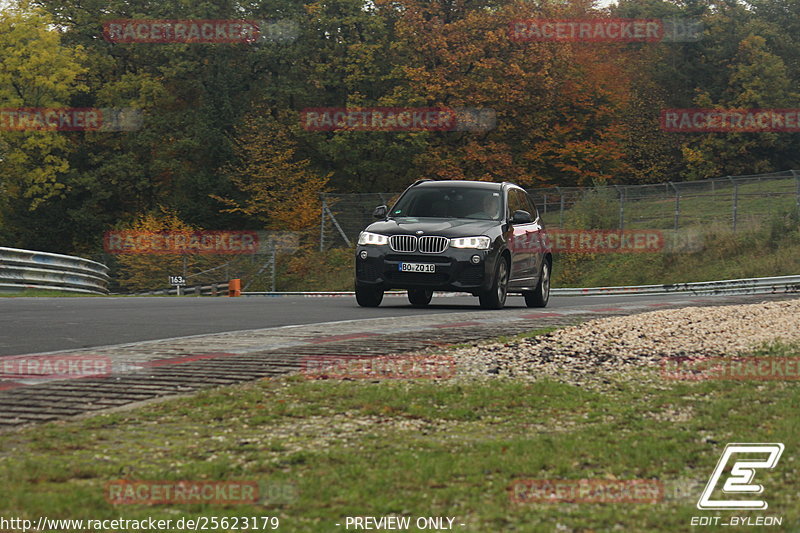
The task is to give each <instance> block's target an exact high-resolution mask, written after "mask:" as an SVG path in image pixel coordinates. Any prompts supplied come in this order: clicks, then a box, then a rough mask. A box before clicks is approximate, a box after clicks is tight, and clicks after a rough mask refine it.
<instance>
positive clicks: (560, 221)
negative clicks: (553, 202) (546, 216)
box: [556, 187, 564, 228]
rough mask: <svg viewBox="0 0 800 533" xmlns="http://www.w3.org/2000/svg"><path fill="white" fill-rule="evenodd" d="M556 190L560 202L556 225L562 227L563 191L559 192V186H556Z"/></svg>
mask: <svg viewBox="0 0 800 533" xmlns="http://www.w3.org/2000/svg"><path fill="white" fill-rule="evenodd" d="M556 190H557V191H558V197H559V199H560V204H561V207H560V209H559V212H558V227H559V228H563V227H564V193H563V192H561V187H556Z"/></svg>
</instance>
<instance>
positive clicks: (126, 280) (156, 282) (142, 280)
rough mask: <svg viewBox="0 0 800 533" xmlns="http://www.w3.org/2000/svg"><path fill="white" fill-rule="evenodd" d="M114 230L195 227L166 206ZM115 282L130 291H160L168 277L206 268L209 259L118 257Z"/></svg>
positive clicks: (151, 231) (149, 231) (148, 231)
mask: <svg viewBox="0 0 800 533" xmlns="http://www.w3.org/2000/svg"><path fill="white" fill-rule="evenodd" d="M116 230H126V231H131V232H133V233H135V234H147V235H150V234H156V233H166V232H169V233H189V232H193V231H198V230H199V228H197V227H195V226H192V225H190V224H187V223H186V222H184V221H183V220H181V218H180V217H179V216H178V214H177V213H176V212H175V211H174V210H172V209H170V208H167V207H163V206H159V208H158V210H156V211H154V212H150V213H144V214H142V215H139V216H138V217H137V218H136V219H135V220H134V221H133V223H131V224H126V225H121V226H120V227H117V228H116ZM117 261H118V262H119V265H120V268H119V275H118V281H119V284H120V286H121V287H123V288H125V289H127V290H130V291H141V290H153V289H161V288H164V287H165V286H167V281H168V277H169V276H177V275H182V274H183V273H184V268H185V270H186V272H195V271H197V270H201V269H204V268H207V267H208V266H209V265H210V264H211V263H212V259H210V258H209V257H208V256H202V255H199V254H189V253H187V254H142V253H134V254H120V255H119V256H118V257H117Z"/></svg>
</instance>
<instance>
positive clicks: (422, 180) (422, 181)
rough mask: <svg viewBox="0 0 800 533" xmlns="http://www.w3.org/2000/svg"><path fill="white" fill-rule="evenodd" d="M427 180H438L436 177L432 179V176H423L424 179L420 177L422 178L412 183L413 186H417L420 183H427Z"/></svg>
mask: <svg viewBox="0 0 800 533" xmlns="http://www.w3.org/2000/svg"><path fill="white" fill-rule="evenodd" d="M426 181H437V180H435V179H432V178H422V179H420V180H417V181H415V182H414V183H412V184H411V187H416V186H417V185H419V184H420V183H425V182H426Z"/></svg>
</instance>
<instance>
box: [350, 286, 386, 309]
mask: <svg viewBox="0 0 800 533" xmlns="http://www.w3.org/2000/svg"><path fill="white" fill-rule="evenodd" d="M356 301H357V302H358V305H360V306H361V307H378V306H379V305H381V302H382V301H383V289H381V288H380V287H370V286H368V285H356Z"/></svg>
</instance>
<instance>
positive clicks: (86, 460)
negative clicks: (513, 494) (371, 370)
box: [0, 345, 800, 532]
mask: <svg viewBox="0 0 800 533" xmlns="http://www.w3.org/2000/svg"><path fill="white" fill-rule="evenodd" d="M798 353H800V345H772V346H765V347H763V348H761V349H759V350H758V353H757V354H756V355H757V356H759V357H772V356H785V355H790V354H793V355H798ZM610 376H611V375H610ZM641 378H642V379H640V380H633V381H632V380H630V379H619V380H615V379H614V378H613V377H610V379H609V381H608V383H607V384H606V385H605V386H604V387H603V388H602V389H597V390H594V389H593V390H588V389H585V388H582V387H576V386H573V385H567V384H564V383H560V382H555V381H536V382H523V381H514V380H511V379H494V380H490V381H482V380H468V381H452V380H448V381H440V382H432V381H428V380H418V381H399V380H387V381H369V382H368V381H337V380H320V381H310V380H305V379H303V378H300V377H288V378H282V379H274V380H265V381H260V382H257V383H251V384H247V385H243V386H236V387H226V388H219V389H215V390H210V391H206V392H203V393H201V394H198V395H196V396H193V397H190V398H183V399H177V400H171V401H167V402H163V403H157V404H150V405H148V406H145V407H142V408H139V409H136V410H133V411H126V412H118V413H114V414H105V415H99V416H94V417H91V418H86V419H83V420H78V421H70V422H60V423H51V424H48V425H45V426H38V427H35V428H31V429H26V430H22V431H19V432H14V433H6V434H2V435H0V476H2V479H3V480H4V483H3V484H2V486H1V487H0V516H19V517H26V518H35V517H37V516H39V515H46V516H49V517H64V518H67V517H68V518H82V517H83V518H115V517H119V516H122V517H124V518H128V519H132V518H143V517H146V516H153V517H158V518H173V519H174V518H178V517H180V516H187V517H189V516H196V515H206V516H251V515H257V516H262V515H271V516H279V517H280V519H281V528H280V530H281V531H335V530H339V529H343V528H336V527H335V526H334V525H333V524H334V523H336V522H341V521H342V520H343V519H344V517H345V516H348V515H360V516H364V515H370V516H383V515H404V516H451V517H453V516H454V517H456V519H457V520H456V523H464V524H466V526H465V527H457V530H460V531H480V532H483V531H554V530H557V529H558V528H559V527H560V528H561V529H563V530H565V531H612V530H624V531H665V532H667V531H669V532H672V531H687V530H689V529H690V528H689V526H688V524H689V520H690V517H691V516H693V515H698V514H704V515H709V516H713V515H721V516H731V515H733V514H736V515H747V514H749V513H744V512H737V513H725V512H699V511H698V510H697V509H696V508H695V503H696V500H697V498H698V497H699V491H700V490H701V489H702V486H703V485H704V484H705V482H706V481H707V479H708V477H709V475H710V473H711V471H712V469H713V468H714V465H715V464H716V462H717V460H718V458H719V455H720V454H721V452H722V449H723V447H724V445H725V443H728V442H737V441H738V442H782V443H784V444H785V446H786V450H785V452H784V455H783V457H782V459H781V461H780V463H779V465H778V467H777V468H775V469H774V470H773V471H769V472H759V473H758V480H757V481H758V482H759V483H761V484H763V485H764V487H765V493H764V497H765V498H767V499H768V501H769V511H768V513H766V514H769V515H780V516H783V519H784V525H786V524H789V525H796V524H797V523H798V520H800V507H798V506H797V494H798V491H800V475H798V474H800V472H798V444H800V442H798V441H800V416H798V411H797V406H798V405H800V389H798V386H797V382H788V381H787V382H776V381H772V382H741V381H736V382H734V381H708V382H678V381H664V380H662V379H659V376H658V375H657V373H656V374H653V375H645V374H643V375H642V376H641ZM581 478H585V479H620V480H632V479H646V480H658V481H661V482H663V483H664V484H665V487H666V489H667V490H666V497H665V499H664V500H663V501H662V502H661V503H657V504H625V503H603V504H588V503H558V504H536V503H513V502H512V501H510V498H509V493H508V487H509V486H510V484H511V483H513V482H514V481H515V480H520V479H570V480H577V479H581ZM118 479H135V480H244V481H248V480H251V481H257V482H261V483H269V484H273V485H276V486H291V487H292V492H291V497H289V498H285V499H283V500H280V501H278V500H275V501H271V502H267V503H266V504H265V505H264V506H256V505H230V506H219V505H196V504H195V505H188V506H176V505H150V506H148V505H117V506H114V505H112V504H110V503H109V502H107V501H106V500H105V499H104V497H103V494H104V493H103V486H104V484H105V483H106V482H107V481H109V480H118ZM752 514H753V515H754V516H755V515H756V514H757V513H752ZM771 530H772V531H788V530H790V529H789V528H785V527H784V528H780V527H779V528H773V529H771Z"/></svg>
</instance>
